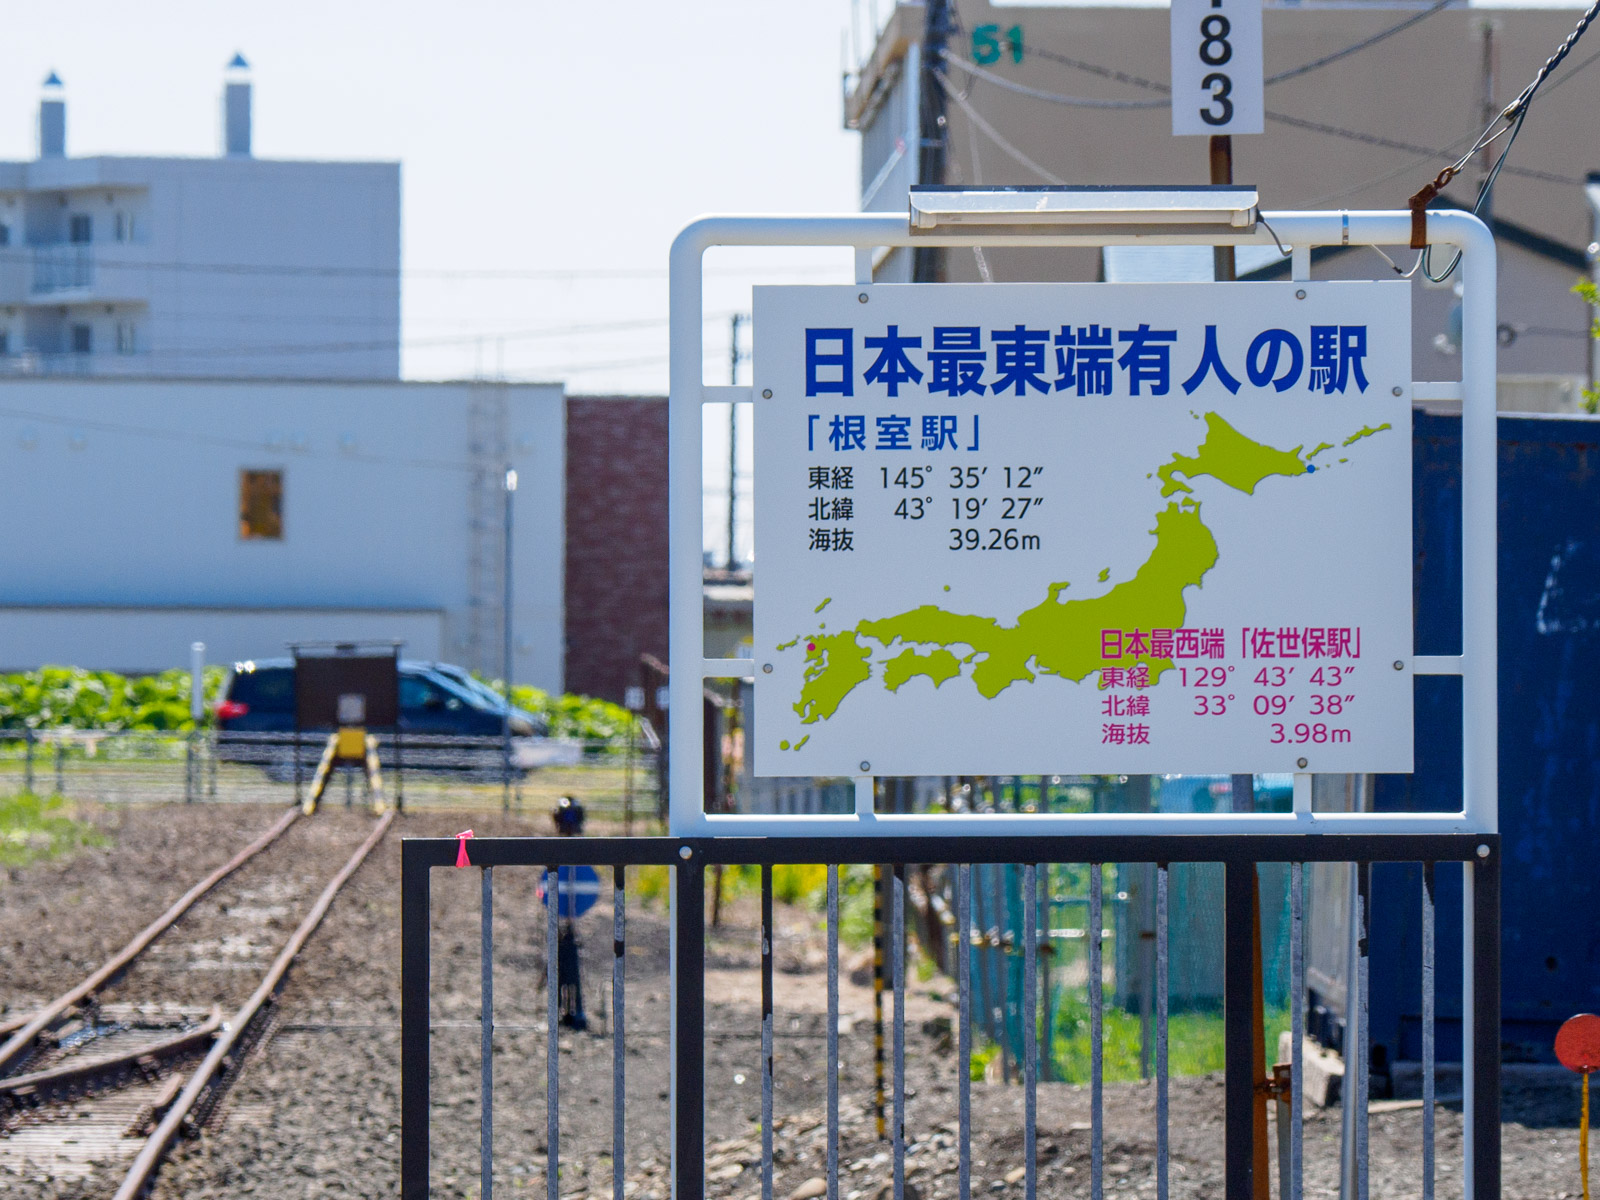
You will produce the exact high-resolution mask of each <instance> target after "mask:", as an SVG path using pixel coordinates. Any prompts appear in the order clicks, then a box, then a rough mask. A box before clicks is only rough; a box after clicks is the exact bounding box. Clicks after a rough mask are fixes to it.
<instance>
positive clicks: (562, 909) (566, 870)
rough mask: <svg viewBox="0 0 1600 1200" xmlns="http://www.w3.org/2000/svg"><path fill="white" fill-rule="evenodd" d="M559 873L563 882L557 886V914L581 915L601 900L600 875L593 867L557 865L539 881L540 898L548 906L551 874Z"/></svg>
mask: <svg viewBox="0 0 1600 1200" xmlns="http://www.w3.org/2000/svg"><path fill="white" fill-rule="evenodd" d="M556 873H559V874H560V876H561V882H560V884H559V885H558V886H557V888H556V892H557V894H558V895H559V896H560V904H559V906H558V907H557V908H556V914H557V915H558V916H562V917H569V918H570V917H581V916H583V914H584V913H586V912H588V911H589V910H590V909H591V908H593V907H594V906H595V904H596V903H598V902H599V900H600V876H599V874H598V873H597V872H596V871H595V869H594V868H593V867H557V868H556V869H555V871H546V872H545V873H544V878H543V879H541V880H540V881H539V899H540V900H541V901H543V903H544V905H545V907H546V908H548V907H549V906H550V876H551V875H552V874H556Z"/></svg>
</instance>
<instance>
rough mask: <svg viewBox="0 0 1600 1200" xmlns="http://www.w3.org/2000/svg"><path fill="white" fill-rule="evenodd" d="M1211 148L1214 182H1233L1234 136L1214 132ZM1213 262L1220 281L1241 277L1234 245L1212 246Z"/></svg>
mask: <svg viewBox="0 0 1600 1200" xmlns="http://www.w3.org/2000/svg"><path fill="white" fill-rule="evenodd" d="M1210 150H1211V182H1212V184H1213V185H1215V184H1219V183H1220V184H1230V183H1232V182H1233V138H1232V137H1231V136H1229V135H1228V134H1226V133H1218V134H1213V135H1212V137H1211V146H1210ZM1211 263H1212V274H1213V275H1214V276H1215V277H1216V278H1217V280H1218V281H1219V282H1227V283H1232V282H1233V281H1234V280H1235V279H1237V278H1238V277H1239V276H1238V275H1237V273H1236V271H1235V267H1234V258H1233V247H1232V246H1213V247H1211Z"/></svg>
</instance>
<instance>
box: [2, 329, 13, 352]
mask: <svg viewBox="0 0 1600 1200" xmlns="http://www.w3.org/2000/svg"><path fill="white" fill-rule="evenodd" d="M10 353H11V330H9V329H0V358H3V357H4V356H6V355H7V354H10Z"/></svg>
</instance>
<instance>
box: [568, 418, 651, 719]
mask: <svg viewBox="0 0 1600 1200" xmlns="http://www.w3.org/2000/svg"><path fill="white" fill-rule="evenodd" d="M566 486H567V500H566V503H567V522H566V525H567V551H566V668H565V675H564V678H565V682H566V688H567V690H568V691H569V692H579V693H582V694H584V695H589V696H603V697H605V698H606V699H607V700H615V701H618V702H620V701H621V700H622V697H623V690H624V689H625V688H627V687H628V686H630V685H632V684H636V683H638V682H639V669H638V662H639V655H640V654H642V653H650V654H654V655H655V656H656V657H657V658H660V659H662V660H663V661H665V660H666V657H667V401H666V398H665V397H660V396H569V397H567V485H566Z"/></svg>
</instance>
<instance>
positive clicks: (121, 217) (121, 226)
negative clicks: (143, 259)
mask: <svg viewBox="0 0 1600 1200" xmlns="http://www.w3.org/2000/svg"><path fill="white" fill-rule="evenodd" d="M116 236H117V241H119V242H125V241H127V240H128V214H127V213H121V212H119V213H118V214H117V235H116Z"/></svg>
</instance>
